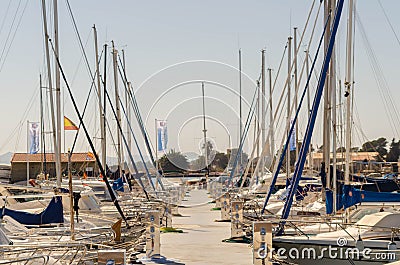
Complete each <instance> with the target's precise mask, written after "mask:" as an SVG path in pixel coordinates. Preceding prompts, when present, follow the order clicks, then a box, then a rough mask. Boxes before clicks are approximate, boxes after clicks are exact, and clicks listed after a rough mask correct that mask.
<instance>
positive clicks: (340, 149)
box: [336, 146, 346, 153]
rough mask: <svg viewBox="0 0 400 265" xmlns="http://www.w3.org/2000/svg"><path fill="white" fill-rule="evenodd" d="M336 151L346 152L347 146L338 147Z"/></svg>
mask: <svg viewBox="0 0 400 265" xmlns="http://www.w3.org/2000/svg"><path fill="white" fill-rule="evenodd" d="M336 152H338V153H344V152H346V147H344V146H341V147H339V148H338V149H336Z"/></svg>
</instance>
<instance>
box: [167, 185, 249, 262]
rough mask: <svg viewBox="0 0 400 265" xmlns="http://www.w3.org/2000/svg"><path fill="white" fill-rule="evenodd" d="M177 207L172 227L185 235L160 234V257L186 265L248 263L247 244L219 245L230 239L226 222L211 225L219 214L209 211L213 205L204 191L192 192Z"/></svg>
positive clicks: (228, 225) (218, 212)
mask: <svg viewBox="0 0 400 265" xmlns="http://www.w3.org/2000/svg"><path fill="white" fill-rule="evenodd" d="M186 199H187V201H184V202H183V205H186V206H188V208H179V213H180V214H182V217H174V218H173V227H175V228H179V229H182V230H183V231H184V232H185V233H183V234H178V233H166V234H162V235H161V254H162V255H163V256H165V257H166V258H167V259H172V260H175V261H178V262H180V263H183V264H187V265H200V264H201V265H205V264H226V265H231V264H235V265H242V264H243V265H248V264H252V254H251V248H250V247H249V246H248V245H247V244H235V243H223V242H222V240H223V239H226V238H229V237H230V223H221V222H214V221H215V220H217V219H220V217H221V213H220V211H210V209H211V208H212V207H214V204H207V203H206V202H207V201H210V199H209V198H208V196H207V194H206V191H205V190H193V191H191V192H190V193H189V197H187V198H186Z"/></svg>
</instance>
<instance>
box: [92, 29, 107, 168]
mask: <svg viewBox="0 0 400 265" xmlns="http://www.w3.org/2000/svg"><path fill="white" fill-rule="evenodd" d="M93 34H94V49H95V56H96V77H97V94H98V99H99V114H100V134H101V136H100V140H101V163H102V164H103V166H105V165H106V129H105V123H104V122H103V121H104V111H103V106H102V104H101V99H102V96H101V82H100V67H99V64H100V62H99V48H98V43H97V29H96V25H93ZM104 96H105V95H104Z"/></svg>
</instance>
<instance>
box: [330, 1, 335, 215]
mask: <svg viewBox="0 0 400 265" xmlns="http://www.w3.org/2000/svg"><path fill="white" fill-rule="evenodd" d="M331 1H332V2H331V10H335V7H336V0H331ZM329 82H330V89H331V91H330V92H331V94H330V97H331V117H332V118H331V126H332V138H331V139H332V153H333V154H332V155H333V160H332V181H331V182H332V186H331V189H332V192H333V198H335V200H333V213H336V192H337V191H336V178H337V176H336V170H337V167H336V149H337V146H336V142H337V130H336V122H337V121H336V49H335V46H333V48H332V59H331V64H330V75H329Z"/></svg>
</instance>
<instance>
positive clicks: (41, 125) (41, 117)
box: [39, 75, 44, 173]
mask: <svg viewBox="0 0 400 265" xmlns="http://www.w3.org/2000/svg"><path fill="white" fill-rule="evenodd" d="M39 89H40V142H41V143H40V150H41V153H42V154H41V156H40V173H43V172H44V163H43V161H44V154H43V150H44V147H43V146H44V124H43V93H42V75H39Z"/></svg>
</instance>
